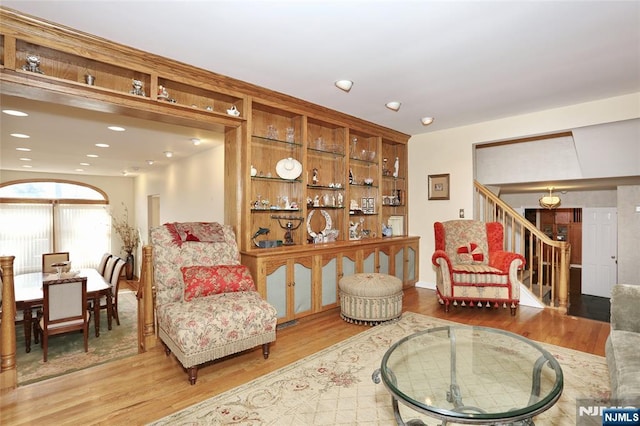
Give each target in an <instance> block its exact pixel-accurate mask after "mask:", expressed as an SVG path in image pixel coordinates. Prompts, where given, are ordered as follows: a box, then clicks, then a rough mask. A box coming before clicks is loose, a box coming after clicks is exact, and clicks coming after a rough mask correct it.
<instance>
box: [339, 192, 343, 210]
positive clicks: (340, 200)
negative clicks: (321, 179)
mask: <svg viewBox="0 0 640 426" xmlns="http://www.w3.org/2000/svg"><path fill="white" fill-rule="evenodd" d="M343 203H344V197H343V196H342V193H340V192H339V193H338V207H342V204H343Z"/></svg>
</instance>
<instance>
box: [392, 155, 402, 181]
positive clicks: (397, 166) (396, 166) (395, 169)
mask: <svg viewBox="0 0 640 426" xmlns="http://www.w3.org/2000/svg"><path fill="white" fill-rule="evenodd" d="M399 171H400V158H398V157H396V162H395V163H394V164H393V177H394V178H397V177H398V172H399Z"/></svg>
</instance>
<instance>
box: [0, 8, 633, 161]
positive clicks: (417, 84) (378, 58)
mask: <svg viewBox="0 0 640 426" xmlns="http://www.w3.org/2000/svg"><path fill="white" fill-rule="evenodd" d="M2 5H3V7H8V8H12V9H16V10H19V11H21V12H24V13H27V14H31V15H34V16H37V17H40V18H44V19H47V20H50V21H52V22H55V23H58V24H62V25H65V26H69V27H72V28H76V29H79V30H81V31H84V32H87V33H90V34H94V35H97V36H100V37H103V38H106V39H108V40H111V41H115V42H118V43H122V44H126V45H129V46H133V47H136V48H139V49H141V50H143V51H148V52H151V53H154V54H158V55H161V56H164V57H168V58H171V59H175V60H178V61H181V62H185V63H188V64H191V65H194V66H197V67H201V68H204V69H208V70H211V71H214V72H217V73H220V74H223V75H227V76H230V77H234V78H237V79H240V80H243V81H246V82H250V83H253V84H257V85H259V86H263V87H266V88H269V89H271V90H275V91H279V92H282V93H285V94H288V95H292V96H294V97H297V98H300V99H304V100H307V101H310V102H313V103H315V104H319V105H322V106H325V107H328V108H331V109H334V110H338V111H342V112H344V113H347V114H350V115H353V116H356V117H360V118H363V119H365V120H368V121H372V122H375V123H378V124H380V125H383V126H386V127H389V128H392V129H395V130H399V131H402V132H405V133H408V134H411V135H415V134H419V133H424V132H430V131H435V130H441V129H445V128H449V127H457V126H462V125H467V124H471V123H476V122H482V121H488V120H493V119H499V118H503V117H507V116H512V115H518V114H524V113H530V112H534V111H539V110H545V109H549V108H554V107H561V106H565V105H570V104H575V103H581V102H587V101H592V100H597V99H603V98H608V97H613V96H618V95H623V94H628V93H634V92H638V91H640V2H638V1H620V2H617V1H516V2H505V1H470V2H464V1H457V2H447V1H418V0H414V1H404V0H399V1H391V0H389V1H346V0H342V1H295V2H294V1H269V0H265V1H245V0H236V1H223V0H220V1H154V2H151V1H88V2H79V1H64V0H62V1H55V2H51V1H15V0H3V1H2ZM343 78H346V79H350V80H353V81H354V86H353V89H352V90H351V92H349V93H345V92H342V91H340V90H338V89H337V88H335V87H334V86H333V82H334V81H335V80H338V79H343ZM388 101H399V102H401V103H402V106H401V108H400V110H399V111H398V112H393V111H391V110H389V109H387V108H385V106H384V104H385V103H386V102H388ZM3 107H4V105H3ZM423 116H433V117H435V121H434V123H433V124H431V125H430V126H427V127H424V126H423V125H422V124H421V123H420V118H421V117H423ZM2 120H3V122H2V124H3V130H2V132H3V134H2V152H1V153H2V154H3V157H4V156H5V155H7V152H5V146H6V145H7V142H6V141H7V139H6V137H5V134H4V127H5V126H4V123H5V118H4V117H3V118H2ZM68 128H69V127H67V129H68ZM74 133H75V131H74ZM178 134H179V133H178ZM64 135H65V136H64V137H65V138H68V136H69V132H68V131H67V132H66V133H65V134H64ZM88 135H91V133H89V134H88ZM181 136H186V135H181ZM47 137H48V138H49V145H50V146H51V147H59V146H63V145H64V144H65V142H64V140H62V141H58V140H55V138H56V137H57V136H56V135H54V134H53V132H52V131H47ZM154 137H160V135H158V134H155V135H154ZM141 139H142V136H141V137H140V138H137V140H135V142H136V143H140V144H141V145H142V146H141V147H140V149H141V150H144V149H149V148H154V149H155V148H157V146H156V144H154V145H152V146H151V147H149V146H147V144H145V143H142V142H140V141H141ZM127 147H128V149H127V151H126V155H124V154H125V153H122V154H123V155H120V153H119V154H118V155H116V158H120V159H121V160H122V161H121V162H120V163H117V161H114V162H113V164H109V165H108V167H113V168H114V170H113V171H114V172H115V168H117V169H118V173H121V172H122V170H123V169H125V168H127V167H131V164H129V163H131V162H134V161H138V162H144V160H145V159H147V157H149V156H150V155H151V154H146V153H145V154H146V156H145V157H139V158H138V157H137V156H138V154H137V153H136V152H135V151H134V149H133V143H131V144H129V145H128V146H127ZM114 152H115V151H114ZM140 155H142V154H140ZM154 155H156V158H157V150H156V152H155V153H154ZM126 159H128V160H129V162H127V161H125V160H126ZM114 160H115V159H114ZM2 161H3V164H2V167H3V168H6V167H5V162H6V160H4V159H3V160H2ZM116 166H118V167H116ZM105 167H107V166H106V165H105ZM138 167H140V166H138Z"/></svg>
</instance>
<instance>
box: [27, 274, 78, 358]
mask: <svg viewBox="0 0 640 426" xmlns="http://www.w3.org/2000/svg"><path fill="white" fill-rule="evenodd" d="M42 291H43V307H42V311H41V312H40V314H39V315H38V317H39V321H38V334H39V335H40V336H39V337H40V345H41V346H42V352H43V359H44V362H47V353H48V350H49V336H52V335H57V334H63V333H69V332H72V331H82V334H83V337H84V351H85V352H88V351H89V315H88V313H87V278H86V277H74V278H67V279H61V280H51V281H43V283H42Z"/></svg>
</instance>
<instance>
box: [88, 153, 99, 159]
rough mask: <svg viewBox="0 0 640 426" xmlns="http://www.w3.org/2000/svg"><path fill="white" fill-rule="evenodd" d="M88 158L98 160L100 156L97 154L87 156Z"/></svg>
mask: <svg viewBox="0 0 640 426" xmlns="http://www.w3.org/2000/svg"><path fill="white" fill-rule="evenodd" d="M87 157H89V158H98V155H96V154H87Z"/></svg>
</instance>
